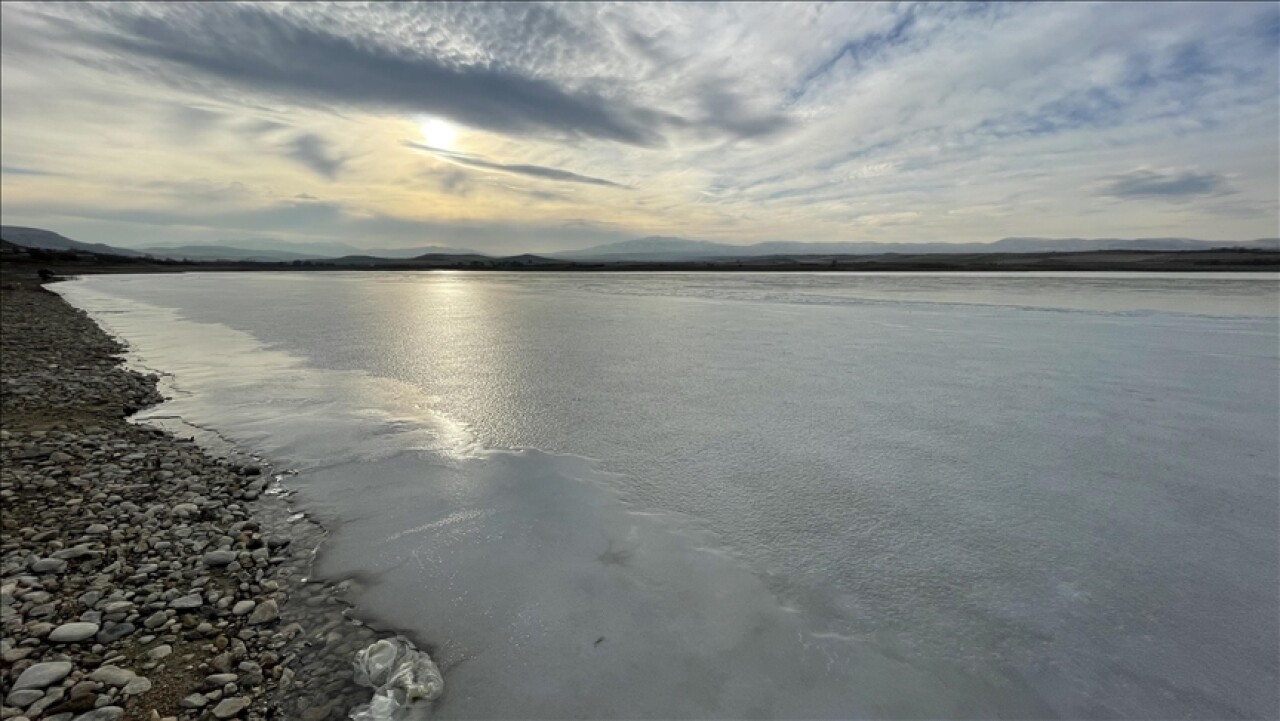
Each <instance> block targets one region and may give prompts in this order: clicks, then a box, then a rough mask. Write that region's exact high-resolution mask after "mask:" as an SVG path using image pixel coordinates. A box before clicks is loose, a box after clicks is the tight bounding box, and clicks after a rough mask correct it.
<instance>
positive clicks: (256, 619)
mask: <svg viewBox="0 0 1280 721" xmlns="http://www.w3.org/2000/svg"><path fill="white" fill-rule="evenodd" d="M277 618H280V607H279V606H277V605H276V602H275V600H274V599H267V600H265V601H263V602H262V603H259V604H258V606H257V607H256V608H254V609H253V613H251V614H249V625H251V626H257V625H259V624H263V623H270V622H272V621H274V620H276V619H277Z"/></svg>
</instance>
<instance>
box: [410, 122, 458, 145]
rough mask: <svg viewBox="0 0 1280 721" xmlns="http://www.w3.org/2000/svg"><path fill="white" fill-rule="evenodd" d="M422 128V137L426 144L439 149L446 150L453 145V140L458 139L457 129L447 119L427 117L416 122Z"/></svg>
mask: <svg viewBox="0 0 1280 721" xmlns="http://www.w3.org/2000/svg"><path fill="white" fill-rule="evenodd" d="M418 126H419V127H420V128H422V139H423V140H425V141H426V143H427V145H430V146H431V147H433V148H440V149H441V150H448V149H450V148H452V147H453V142H454V141H455V140H457V139H458V131H457V129H455V128H454V127H453V125H452V124H451V123H449V122H448V121H447V120H441V119H440V118H428V119H426V120H423V121H422V122H421V123H419V124H418Z"/></svg>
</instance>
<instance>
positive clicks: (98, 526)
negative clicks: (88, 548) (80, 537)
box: [84, 523, 111, 536]
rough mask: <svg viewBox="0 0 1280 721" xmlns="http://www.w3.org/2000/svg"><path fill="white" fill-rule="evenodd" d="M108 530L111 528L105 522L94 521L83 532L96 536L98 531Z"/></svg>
mask: <svg viewBox="0 0 1280 721" xmlns="http://www.w3.org/2000/svg"><path fill="white" fill-rule="evenodd" d="M110 530H111V529H110V528H109V527H108V526H107V525H106V524H105V523H95V524H93V525H91V526H89V527H88V528H86V529H84V532H85V533H87V534H89V535H93V536H96V535H98V534H99V533H106V532H107V531H110Z"/></svg>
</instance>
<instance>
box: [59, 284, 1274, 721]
mask: <svg viewBox="0 0 1280 721" xmlns="http://www.w3.org/2000/svg"><path fill="white" fill-rule="evenodd" d="M52 287H53V288H54V289H55V290H58V291H59V292H60V293H62V294H63V295H64V296H66V297H67V298H68V299H69V300H70V301H71V302H73V303H75V304H76V305H78V306H80V307H83V308H86V309H88V310H90V311H91V312H92V313H93V314H94V315H95V317H96V318H97V319H98V320H99V321H100V322H102V323H103V324H104V325H105V326H106V327H107V328H108V330H110V331H112V332H114V333H115V334H117V335H119V336H121V337H122V338H124V339H125V340H126V341H128V342H129V343H130V344H131V346H132V350H133V353H134V357H135V360H136V361H137V362H139V363H142V364H145V365H146V366H149V367H151V368H155V369H159V370H163V371H165V372H168V373H171V374H172V376H171V378H170V382H171V384H172V389H173V392H174V398H173V399H172V400H171V401H170V402H168V403H166V404H165V405H164V406H163V407H161V408H159V409H155V410H153V411H152V413H153V414H159V415H164V414H179V415H181V416H182V417H183V418H184V419H186V420H187V421H188V422H191V423H193V424H197V425H200V426H203V427H207V428H212V429H214V430H216V431H218V432H219V433H221V434H222V435H224V436H226V437H228V438H231V439H233V440H234V441H236V442H237V443H239V444H241V445H243V446H244V447H245V448H246V449H248V450H251V451H255V452H258V453H261V454H263V455H264V456H266V457H267V458H268V459H270V460H272V461H273V462H274V463H276V464H277V465H280V466H283V467H289V468H295V469H298V470H299V471H300V473H299V475H298V476H296V477H295V478H294V479H293V480H292V484H293V485H294V487H296V488H297V489H298V490H299V493H300V500H301V502H302V503H303V504H304V505H306V506H307V507H308V508H309V509H311V510H314V511H315V512H317V513H318V514H320V515H321V516H323V517H325V518H327V519H329V521H330V524H331V527H332V528H333V530H334V532H333V535H332V537H331V540H330V542H329V543H328V544H327V545H326V547H325V549H324V551H323V554H322V556H321V561H320V566H319V571H320V572H321V573H322V574H326V575H332V576H334V577H343V576H350V575H356V576H358V577H359V578H360V579H361V581H362V588H363V590H362V591H361V592H360V594H359V596H358V598H357V599H356V600H357V602H358V605H359V607H360V608H361V610H362V611H363V612H365V613H367V614H370V615H373V616H377V617H379V618H381V619H383V620H385V621H386V622H388V623H391V624H394V625H395V626H398V627H402V628H406V629H411V630H413V631H414V632H415V635H416V636H417V637H419V638H422V639H425V640H428V641H430V642H431V643H433V644H435V645H436V646H437V647H438V654H437V655H438V659H437V660H438V661H439V662H440V664H441V667H442V669H443V670H444V672H445V679H446V694H445V696H444V697H443V699H442V700H441V701H440V703H439V704H438V708H437V711H436V714H435V715H437V716H440V717H468V718H495V717H503V718H513V717H521V718H527V717H547V718H564V717H613V718H642V717H644V718H672V717H708V716H718V717H733V718H739V717H788V718H797V717H805V718H815V717H912V718H923V717H947V718H959V717H978V716H984V717H985V716H1002V717H1016V718H1029V717H1054V716H1062V717H1073V718H1084V717H1090V718H1118V717H1124V718H1207V717H1214V718H1233V717H1274V716H1276V714H1277V713H1278V712H1280V700H1278V697H1277V687H1278V681H1280V661H1278V658H1277V654H1278V653H1280V651H1278V649H1280V631H1278V622H1277V618H1278V616H1280V601H1278V596H1277V594H1278V591H1277V589H1278V583H1280V578H1278V575H1277V566H1278V556H1280V550H1278V548H1280V521H1278V514H1280V477H1278V474H1280V442H1278V440H1277V435H1278V432H1280V357H1278V356H1280V319H1278V314H1280V279H1278V278H1277V277H1276V276H1275V275H1265V274H1250V275H1239V274H1238V275H1225V274H1223V275H1218V274H1212V275H1210V274H1188V275H1175V274H1141V275H1124V274H949V275H912V274H902V275H899V274H893V275H890V274H877V275H859V274H835V273H831V274H745V273H740V274H732V273H729V274H716V273H667V274H614V273H610V274H535V273H523V274H520V273H517V274H503V273H472V274H461V273H377V274H373V273H244V274H231V273H227V274H213V273H210V274H187V275H144V276H91V277H87V278H84V279H81V280H77V281H74V282H69V283H62V284H57V285H55V286H52Z"/></svg>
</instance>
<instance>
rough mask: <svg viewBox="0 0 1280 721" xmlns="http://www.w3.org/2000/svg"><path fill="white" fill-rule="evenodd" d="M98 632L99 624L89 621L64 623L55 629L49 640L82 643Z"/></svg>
mask: <svg viewBox="0 0 1280 721" xmlns="http://www.w3.org/2000/svg"><path fill="white" fill-rule="evenodd" d="M97 632H98V624H96V623H89V622H88V621H75V622H72V623H64V624H62V625H61V626H59V627H57V628H55V629H53V632H52V633H50V634H49V640H50V641H52V642H54V643H80V642H81V641H84V640H86V639H88V638H91V637H92V636H93V635H94V634H95V633H97Z"/></svg>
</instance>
